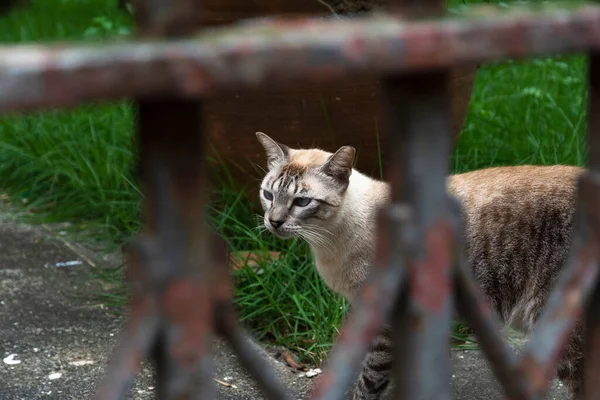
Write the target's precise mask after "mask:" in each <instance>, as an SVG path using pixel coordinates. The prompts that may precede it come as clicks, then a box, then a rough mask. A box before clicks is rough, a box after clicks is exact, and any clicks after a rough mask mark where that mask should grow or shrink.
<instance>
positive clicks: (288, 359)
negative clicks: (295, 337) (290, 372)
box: [282, 351, 304, 369]
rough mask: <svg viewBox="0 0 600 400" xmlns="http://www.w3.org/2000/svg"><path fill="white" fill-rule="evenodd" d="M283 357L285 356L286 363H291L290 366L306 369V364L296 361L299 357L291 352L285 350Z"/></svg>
mask: <svg viewBox="0 0 600 400" xmlns="http://www.w3.org/2000/svg"><path fill="white" fill-rule="evenodd" d="M282 357H283V361H285V363H286V364H287V365H289V366H290V367H292V368H294V369H304V365H302V364H301V363H299V362H298V361H296V360H297V357H295V356H294V355H293V354H292V353H291V352H289V351H284V352H283V354H282Z"/></svg>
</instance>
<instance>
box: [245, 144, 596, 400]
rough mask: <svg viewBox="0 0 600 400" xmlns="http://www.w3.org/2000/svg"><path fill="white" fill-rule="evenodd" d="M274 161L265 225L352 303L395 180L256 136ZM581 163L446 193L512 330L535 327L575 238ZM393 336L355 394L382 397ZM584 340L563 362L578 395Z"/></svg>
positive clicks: (487, 175) (338, 157)
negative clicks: (308, 252)
mask: <svg viewBox="0 0 600 400" xmlns="http://www.w3.org/2000/svg"><path fill="white" fill-rule="evenodd" d="M256 135H257V138H258V140H259V142H260V143H261V145H262V147H263V148H264V150H265V152H266V156H267V166H268V171H267V173H266V175H265V177H264V179H263V181H262V183H261V188H260V202H261V205H262V208H263V210H264V219H263V223H264V226H265V227H266V229H267V230H268V231H270V232H271V233H272V234H274V235H276V236H277V237H279V238H284V239H286V238H292V237H302V238H304V239H305V240H306V241H307V242H308V243H309V244H310V246H311V249H312V252H313V254H314V258H315V264H316V268H317V270H318V272H319V274H320V276H321V277H322V279H323V280H324V281H325V283H326V284H327V286H328V287H329V288H330V289H331V290H333V291H335V292H337V293H339V294H341V295H342V296H344V297H345V298H346V299H348V300H349V302H350V303H351V304H352V300H353V297H354V296H355V295H356V294H357V292H358V290H359V288H360V287H361V285H362V284H363V283H364V282H365V280H366V279H367V277H368V275H369V271H370V268H371V265H372V262H373V260H374V254H375V241H376V226H375V225H376V214H377V212H378V210H379V209H381V208H382V207H385V206H386V205H387V204H389V201H390V188H389V185H388V184H387V183H386V182H383V181H379V180H375V179H373V178H371V177H368V176H367V175H365V174H362V173H360V172H359V171H357V170H355V169H353V162H354V157H355V149H354V148H353V147H351V146H342V147H340V148H339V149H338V150H337V151H336V152H335V153H329V152H326V151H323V150H320V149H316V148H313V149H292V148H289V147H287V146H285V145H283V144H280V143H277V142H276V141H274V140H273V139H271V138H270V137H269V136H267V135H266V134H264V133H261V132H257V133H256ZM584 171H585V170H584V169H583V168H580V167H574V166H563V165H555V166H531V165H527V166H514V167H494V168H487V169H481V170H477V171H473V172H467V173H463V174H457V175H451V176H449V177H448V180H447V191H448V193H449V194H450V195H451V196H454V197H455V198H456V199H458V200H459V201H460V202H461V204H462V207H463V216H462V217H463V221H464V225H465V241H466V252H467V260H468V263H469V267H470V268H471V270H472V272H473V276H474V278H475V280H476V281H477V283H478V284H479V285H480V287H481V289H482V291H483V293H484V295H485V296H486V299H487V300H488V302H489V304H490V305H491V306H492V308H493V309H494V310H495V311H496V312H497V313H498V315H499V317H500V319H501V320H502V321H503V322H504V323H505V324H507V325H509V326H511V327H513V328H515V329H517V330H520V331H522V332H525V333H528V332H530V331H531V330H532V328H533V327H534V324H535V321H536V320H537V318H538V316H539V315H540V312H541V310H542V307H543V305H544V304H545V301H546V299H547V297H548V294H549V293H550V291H551V290H552V287H553V285H554V282H555V279H556V277H557V274H558V272H559V270H560V269H561V267H562V266H563V265H564V263H565V261H566V258H567V253H568V250H569V247H570V245H571V235H572V232H573V219H574V210H575V199H576V187H577V177H578V176H579V175H580V174H581V173H582V172H584ZM391 347H392V340H391V338H390V328H389V326H384V328H383V329H382V331H381V333H380V334H379V335H378V336H377V337H376V338H375V340H374V342H373V343H372V346H371V349H370V351H369V353H368V355H367V356H366V358H365V360H364V362H363V365H362V369H361V372H360V375H359V377H358V381H357V383H356V385H355V388H354V392H353V396H354V399H355V400H371V399H373V400H374V399H379V398H381V395H382V394H383V393H384V391H385V390H386V388H387V387H388V385H389V381H390V379H389V375H390V372H391V368H392V355H391V353H392V352H391ZM582 350H583V341H582V332H581V326H580V324H578V325H577V326H576V328H575V331H574V333H573V335H572V336H571V338H570V341H569V343H568V346H567V349H566V351H565V355H564V358H563V359H562V360H561V362H560V363H559V366H558V378H559V379H560V380H561V381H562V382H563V383H564V384H565V385H567V387H568V388H569V389H570V391H571V393H572V394H573V398H574V399H580V398H581V396H582V394H581V392H582V375H583V365H582V364H583V353H582Z"/></svg>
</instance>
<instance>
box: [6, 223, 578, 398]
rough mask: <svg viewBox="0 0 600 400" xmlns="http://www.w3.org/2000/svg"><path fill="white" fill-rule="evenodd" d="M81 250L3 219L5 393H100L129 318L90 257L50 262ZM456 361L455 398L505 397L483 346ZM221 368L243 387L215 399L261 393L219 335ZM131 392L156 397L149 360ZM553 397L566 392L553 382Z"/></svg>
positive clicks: (295, 381)
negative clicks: (96, 275) (107, 299)
mask: <svg viewBox="0 0 600 400" xmlns="http://www.w3.org/2000/svg"><path fill="white" fill-rule="evenodd" d="M78 253H80V252H79V251H77V252H76V251H74V250H72V248H70V247H68V246H66V245H65V244H64V243H63V242H62V241H60V240H57V239H56V238H54V237H53V236H52V235H50V234H48V233H47V232H46V231H45V230H43V229H41V228H40V227H37V226H36V227H33V226H28V225H22V224H16V223H14V222H10V221H2V219H0V359H4V358H5V357H7V356H9V355H11V354H15V355H16V356H15V357H14V359H15V360H18V361H20V363H18V364H7V363H5V362H3V361H0V399H2V400H13V399H15V400H16V399H26V400H35V399H57V400H58V399H60V400H67V399H78V400H80V399H87V398H90V397H91V395H92V393H93V392H94V389H95V386H96V384H97V383H98V380H99V379H100V378H101V377H102V375H103V372H104V368H105V363H106V361H107V359H108V356H109V354H110V352H111V351H112V347H113V345H114V344H115V341H116V338H117V335H118V331H119V329H120V327H121V325H122V323H123V318H122V317H118V316H115V315H114V314H111V313H108V312H107V311H106V310H105V309H104V308H103V307H102V306H101V305H100V304H98V303H97V302H92V301H91V300H90V295H91V294H93V293H97V292H100V291H102V290H103V288H102V286H101V284H100V283H99V282H97V281H93V280H90V279H89V274H90V271H91V269H92V267H91V266H89V265H88V264H86V263H85V262H84V263H83V264H82V265H78V266H67V267H60V268H58V267H45V265H54V264H55V263H60V262H66V261H72V260H81V257H80V254H78ZM92 257H93V255H92ZM96 260H97V258H96ZM100 264H101V261H100ZM264 355H265V357H269V356H268V354H267V353H266V352H265V353H264ZM269 361H270V362H271V364H272V365H273V366H274V367H275V369H276V372H277V375H278V376H279V378H280V379H281V380H282V381H283V382H285V383H286V385H287V386H288V387H289V388H290V391H291V392H292V393H293V395H294V397H295V398H297V399H303V398H306V395H305V394H306V392H307V391H308V390H309V389H310V387H311V386H312V384H313V381H312V380H310V379H308V378H305V377H301V376H299V375H298V374H296V373H294V372H292V371H291V370H290V369H288V368H287V367H285V366H284V365H283V364H281V363H279V362H277V361H275V360H274V359H272V358H269ZM453 361H454V368H455V371H454V374H453V378H452V380H453V388H454V392H455V398H457V399H465V400H471V399H472V400H479V399H486V400H489V399H500V398H502V397H503V396H502V394H501V391H500V389H499V387H498V385H497V384H496V383H495V381H494V379H493V377H492V374H491V373H490V371H489V368H488V367H487V364H486V362H485V360H484V359H483V358H482V356H481V354H480V353H479V352H477V351H461V352H459V351H456V352H453ZM215 369H216V371H215V378H217V379H220V380H222V381H225V380H226V379H227V380H228V381H229V382H232V383H234V384H235V386H236V387H237V389H235V388H231V387H225V386H222V385H219V384H217V385H216V387H217V399H261V398H262V397H261V396H260V393H259V391H258V390H257V389H256V387H255V386H254V384H253V383H252V381H251V380H249V378H248V376H247V375H246V373H245V372H244V371H243V369H242V368H241V367H240V366H239V365H238V363H237V360H236V356H235V355H233V354H232V352H231V351H230V350H229V349H228V347H227V346H225V345H224V344H223V343H221V342H219V341H217V342H216V343H215ZM130 398H131V399H140V400H146V399H154V398H155V396H154V387H153V384H152V379H151V373H150V368H149V367H148V366H147V365H146V366H144V368H143V370H142V372H141V374H140V375H139V377H138V379H137V381H136V383H135V387H134V388H133V390H132V393H131V396H130ZM548 398H549V399H567V398H568V396H567V392H566V390H565V388H564V387H561V386H560V385H558V384H557V383H555V384H554V385H553V387H552V390H551V392H550V393H549V396H548Z"/></svg>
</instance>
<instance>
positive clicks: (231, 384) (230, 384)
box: [213, 378, 238, 389]
mask: <svg viewBox="0 0 600 400" xmlns="http://www.w3.org/2000/svg"><path fill="white" fill-rule="evenodd" d="M213 380H214V381H215V382H217V383H219V384H221V385H223V386H225V387H230V388H234V389H237V388H238V387H237V386H235V385H234V384H233V383H229V382H223V381H220V380H218V379H217V378H213Z"/></svg>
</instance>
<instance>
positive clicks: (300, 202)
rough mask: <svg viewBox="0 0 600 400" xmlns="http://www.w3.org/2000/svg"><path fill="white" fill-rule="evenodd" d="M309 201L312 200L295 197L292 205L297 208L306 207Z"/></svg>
mask: <svg viewBox="0 0 600 400" xmlns="http://www.w3.org/2000/svg"><path fill="white" fill-rule="evenodd" d="M311 201H312V199H311V198H310V197H296V198H295V199H294V205H295V206H298V207H306V206H307V205H309V204H310V202H311Z"/></svg>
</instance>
